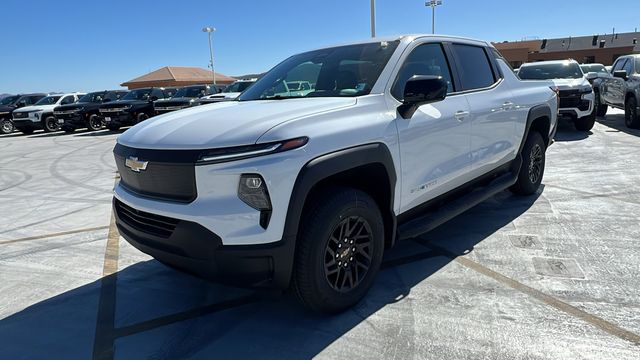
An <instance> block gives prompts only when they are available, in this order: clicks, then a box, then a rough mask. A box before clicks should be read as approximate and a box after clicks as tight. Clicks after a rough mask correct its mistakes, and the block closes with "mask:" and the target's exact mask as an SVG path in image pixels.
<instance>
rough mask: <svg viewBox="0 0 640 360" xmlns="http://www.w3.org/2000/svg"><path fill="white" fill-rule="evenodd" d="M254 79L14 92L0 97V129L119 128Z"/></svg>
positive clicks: (223, 95) (228, 93)
mask: <svg viewBox="0 0 640 360" xmlns="http://www.w3.org/2000/svg"><path fill="white" fill-rule="evenodd" d="M255 81H256V80H255V79H251V80H239V81H236V82H234V83H233V84H231V85H229V86H227V87H225V88H223V87H220V86H216V85H192V86H185V87H181V88H160V87H149V88H141V89H135V90H131V91H127V90H103V91H95V92H90V93H80V92H74V93H66V94H47V93H34V94H21V95H12V96H8V97H6V98H4V99H2V100H0V133H3V134H8V133H11V132H13V131H15V130H18V131H20V132H22V133H24V134H32V133H33V132H34V131H35V130H44V131H45V132H54V131H59V130H64V131H65V132H74V131H75V130H77V129H81V128H87V129H89V130H92V131H95V130H100V129H102V128H103V127H104V126H106V127H107V128H108V129H109V130H112V131H115V130H118V129H120V128H121V127H123V126H130V125H134V124H137V123H139V122H141V121H144V120H146V119H148V118H150V117H152V116H155V115H159V114H165V113H168V112H171V111H175V110H180V109H184V108H187V107H191V106H197V105H203V104H209V103H214V102H219V101H228V100H233V99H235V98H236V97H238V95H240V93H241V92H242V91H244V90H245V89H247V88H248V87H249V86H251V85H252V84H253V83H254V82H255Z"/></svg>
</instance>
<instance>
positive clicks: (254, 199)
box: [238, 174, 271, 229]
mask: <svg viewBox="0 0 640 360" xmlns="http://www.w3.org/2000/svg"><path fill="white" fill-rule="evenodd" d="M238 198H240V200H242V201H243V202H244V203H245V204H247V205H249V206H251V207H252V208H254V209H256V210H258V211H260V226H262V228H263V229H266V228H267V226H269V220H270V219H271V199H270V198H269V191H268V190H267V184H266V183H265V181H264V179H263V178H262V176H260V175H258V174H242V176H240V183H239V184H238Z"/></svg>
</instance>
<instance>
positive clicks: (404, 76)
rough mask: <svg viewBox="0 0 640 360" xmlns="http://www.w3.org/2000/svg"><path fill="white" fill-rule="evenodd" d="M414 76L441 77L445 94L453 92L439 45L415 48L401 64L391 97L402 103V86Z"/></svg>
mask: <svg viewBox="0 0 640 360" xmlns="http://www.w3.org/2000/svg"><path fill="white" fill-rule="evenodd" d="M414 75H435V76H442V78H443V79H444V80H445V81H446V82H447V93H451V92H453V83H452V82H451V72H450V71H449V64H448V63H447V58H446V57H445V55H444V51H443V50H442V45H440V44H424V45H420V46H418V47H416V48H415V49H414V50H413V51H412V52H411V54H409V56H408V57H407V59H406V60H405V61H404V64H402V68H400V71H399V72H398V76H397V78H396V81H395V83H394V85H393V87H392V88H391V95H393V97H394V98H396V99H398V100H400V101H402V100H403V98H404V86H405V85H406V83H407V80H409V79H410V78H411V77H412V76H414Z"/></svg>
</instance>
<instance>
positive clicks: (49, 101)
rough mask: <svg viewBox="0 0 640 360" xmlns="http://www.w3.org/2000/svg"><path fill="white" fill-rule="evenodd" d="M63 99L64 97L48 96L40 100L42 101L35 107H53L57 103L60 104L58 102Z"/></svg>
mask: <svg viewBox="0 0 640 360" xmlns="http://www.w3.org/2000/svg"><path fill="white" fill-rule="evenodd" d="M61 97H62V95H52V96H46V97H43V98H42V99H40V101H38V102H37V103H35V105H53V104H55V103H56V102H58V100H60V98H61Z"/></svg>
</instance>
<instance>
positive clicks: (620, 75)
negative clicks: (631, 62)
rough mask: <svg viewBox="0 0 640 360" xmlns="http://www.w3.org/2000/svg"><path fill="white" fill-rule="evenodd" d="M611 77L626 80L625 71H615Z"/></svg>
mask: <svg viewBox="0 0 640 360" xmlns="http://www.w3.org/2000/svg"><path fill="white" fill-rule="evenodd" d="M613 77H617V78H620V79H624V80H627V70H616V71H614V72H613Z"/></svg>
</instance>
